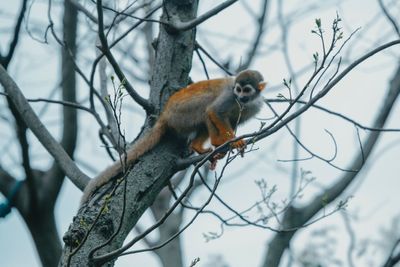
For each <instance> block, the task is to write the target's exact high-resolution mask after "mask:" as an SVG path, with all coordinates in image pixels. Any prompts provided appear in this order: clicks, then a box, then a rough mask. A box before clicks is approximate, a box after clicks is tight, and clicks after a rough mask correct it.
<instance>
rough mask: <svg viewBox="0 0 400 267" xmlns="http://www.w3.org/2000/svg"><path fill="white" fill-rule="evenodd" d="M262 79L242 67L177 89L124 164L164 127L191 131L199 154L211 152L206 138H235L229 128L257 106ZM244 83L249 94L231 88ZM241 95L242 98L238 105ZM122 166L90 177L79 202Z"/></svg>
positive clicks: (147, 146) (239, 143)
mask: <svg viewBox="0 0 400 267" xmlns="http://www.w3.org/2000/svg"><path fill="white" fill-rule="evenodd" d="M262 80H263V77H262V75H261V74H260V73H259V72H257V71H251V70H246V71H242V72H240V73H239V74H238V76H236V78H235V77H228V78H222V79H214V80H207V81H200V82H197V83H193V84H190V85H188V86H187V87H186V88H183V89H181V90H179V91H178V92H176V93H175V94H173V95H172V96H171V97H170V98H169V100H168V101H167V103H166V105H165V108H164V110H163V112H162V113H161V115H160V117H159V119H158V121H157V122H156V124H155V125H154V127H153V128H152V129H150V130H149V132H148V133H147V134H145V135H144V136H143V137H142V138H140V139H139V140H138V141H137V142H136V143H135V144H134V145H133V146H132V147H131V148H130V149H129V150H128V151H127V155H126V160H124V161H125V162H126V164H127V166H125V167H129V166H130V165H132V164H133V163H134V162H135V161H136V160H137V159H138V158H139V157H140V156H142V155H143V154H145V153H146V152H147V151H149V150H150V149H152V148H153V147H154V146H155V145H156V144H157V143H159V142H160V140H161V138H162V136H163V135H164V134H165V132H166V131H167V130H168V131H171V132H173V133H175V134H177V135H180V136H182V137H186V138H187V137H189V136H192V135H193V134H195V137H194V139H193V140H192V142H191V148H192V149H193V150H194V151H196V152H197V153H200V154H202V153H207V152H210V151H211V148H208V149H207V148H204V147H203V145H204V143H205V141H206V140H207V139H208V138H210V139H211V144H212V145H214V146H219V145H222V144H223V143H225V142H227V141H229V140H231V139H233V138H235V133H234V130H233V128H235V127H236V125H237V124H238V123H239V124H240V123H243V122H245V121H246V120H248V119H249V118H251V117H252V116H254V115H255V114H256V113H257V112H258V110H259V109H260V107H261V103H262V99H261V98H260V97H259V93H260V90H261V89H264V87H265V84H264V83H262V82H261V81H262ZM246 86H247V88H252V91H251V90H250V91H251V92H250V93H249V92H246V93H245V92H244V91H243V92H242V91H240V92H236V91H235V88H242V87H246ZM247 91H249V90H247ZM241 97H242V98H243V99H245V98H246V100H243V103H242V104H239V102H238V101H241V100H240V98H241ZM238 99H239V100H238ZM260 100H261V101H260ZM239 118H240V121H238V119H239ZM231 146H232V147H233V148H238V149H242V148H243V147H245V146H246V143H245V142H244V141H243V140H238V141H236V142H234V143H232V144H231ZM218 157H223V154H221V155H219V156H217V157H216V158H215V159H214V162H213V165H215V160H216V159H218ZM122 169H123V167H122V165H121V163H120V162H119V161H118V162H115V163H114V164H113V165H111V166H110V167H109V168H107V169H105V170H104V171H103V172H101V173H100V174H99V175H98V176H97V177H95V178H94V179H92V180H91V181H90V183H89V184H88V186H87V187H86V188H85V191H84V194H83V197H82V199H81V204H83V203H84V202H86V201H87V200H88V199H89V197H90V196H91V195H92V194H93V192H94V191H96V190H97V189H98V188H99V187H101V186H102V185H104V184H106V183H107V182H108V181H110V180H111V179H112V178H113V177H116V176H117V175H118V174H120V173H121V172H122Z"/></svg>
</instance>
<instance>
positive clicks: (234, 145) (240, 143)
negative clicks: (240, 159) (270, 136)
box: [231, 139, 246, 150]
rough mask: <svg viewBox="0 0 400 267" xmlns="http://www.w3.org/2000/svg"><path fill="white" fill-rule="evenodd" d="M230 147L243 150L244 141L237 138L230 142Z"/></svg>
mask: <svg viewBox="0 0 400 267" xmlns="http://www.w3.org/2000/svg"><path fill="white" fill-rule="evenodd" d="M231 147H232V148H237V149H238V150H243V149H244V148H245V147H246V141H244V140H243V139H240V140H237V141H235V142H233V143H231Z"/></svg>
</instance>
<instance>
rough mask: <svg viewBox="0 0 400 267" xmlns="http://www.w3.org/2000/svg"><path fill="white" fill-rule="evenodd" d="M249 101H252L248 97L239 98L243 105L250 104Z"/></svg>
mask: <svg viewBox="0 0 400 267" xmlns="http://www.w3.org/2000/svg"><path fill="white" fill-rule="evenodd" d="M249 100H250V97H248V96H241V97H239V101H240V102H242V103H243V104H245V103H247V102H249Z"/></svg>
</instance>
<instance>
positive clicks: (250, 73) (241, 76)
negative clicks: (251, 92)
mask: <svg viewBox="0 0 400 267" xmlns="http://www.w3.org/2000/svg"><path fill="white" fill-rule="evenodd" d="M262 81H264V77H263V76H262V75H261V73H259V72H258V71H256V70H244V71H241V72H239V73H238V74H237V76H236V79H235V83H238V84H240V85H241V86H244V85H246V84H250V85H251V86H252V87H253V88H254V89H258V85H259V83H260V82H262Z"/></svg>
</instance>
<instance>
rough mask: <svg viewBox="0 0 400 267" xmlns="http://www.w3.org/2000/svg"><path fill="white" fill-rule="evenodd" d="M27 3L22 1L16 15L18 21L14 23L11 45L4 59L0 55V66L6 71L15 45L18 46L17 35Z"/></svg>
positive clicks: (26, 0)
mask: <svg viewBox="0 0 400 267" xmlns="http://www.w3.org/2000/svg"><path fill="white" fill-rule="evenodd" d="M27 3H28V0H23V2H22V7H21V11H20V13H19V15H18V20H17V23H16V25H15V28H14V37H13V39H12V41H11V43H10V47H9V50H8V53H7V55H6V56H4V57H2V56H1V55H0V64H1V65H3V66H4V68H6V69H7V67H8V64H9V63H10V61H11V59H12V57H13V55H14V52H15V48H16V47H17V44H18V40H19V33H20V30H21V25H22V20H23V19H24V15H25V11H26V6H27Z"/></svg>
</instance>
